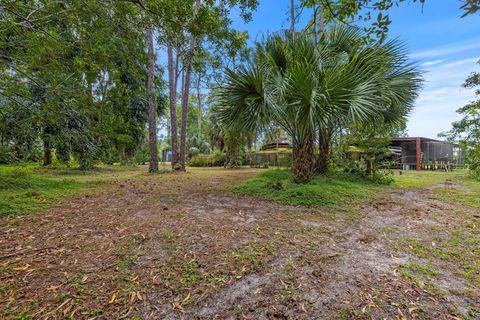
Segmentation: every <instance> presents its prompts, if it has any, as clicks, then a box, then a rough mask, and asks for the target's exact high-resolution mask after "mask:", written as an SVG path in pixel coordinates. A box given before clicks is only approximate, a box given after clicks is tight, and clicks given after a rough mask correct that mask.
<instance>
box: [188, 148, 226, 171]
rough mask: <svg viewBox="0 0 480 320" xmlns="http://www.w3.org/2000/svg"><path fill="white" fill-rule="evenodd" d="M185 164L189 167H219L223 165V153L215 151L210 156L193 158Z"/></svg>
mask: <svg viewBox="0 0 480 320" xmlns="http://www.w3.org/2000/svg"><path fill="white" fill-rule="evenodd" d="M187 164H188V165H189V166H191V167H221V166H223V165H224V164H225V153H223V152H221V151H219V150H217V151H215V152H213V153H212V154H208V155H197V156H193V157H192V158H191V159H190V160H189V161H188V163H187Z"/></svg>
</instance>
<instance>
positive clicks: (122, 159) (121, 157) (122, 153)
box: [118, 146, 127, 165]
mask: <svg viewBox="0 0 480 320" xmlns="http://www.w3.org/2000/svg"><path fill="white" fill-rule="evenodd" d="M118 158H119V160H120V164H122V165H125V164H127V159H126V158H125V146H121V147H120V150H119V153H118Z"/></svg>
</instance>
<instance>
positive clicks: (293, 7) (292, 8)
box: [290, 0, 295, 34]
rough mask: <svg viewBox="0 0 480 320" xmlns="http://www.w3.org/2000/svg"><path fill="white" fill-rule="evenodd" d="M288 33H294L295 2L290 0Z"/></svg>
mask: <svg viewBox="0 0 480 320" xmlns="http://www.w3.org/2000/svg"><path fill="white" fill-rule="evenodd" d="M290 20H291V23H292V24H291V25H290V31H291V32H292V34H293V33H294V32H295V0H290Z"/></svg>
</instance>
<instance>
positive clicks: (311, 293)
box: [0, 168, 480, 320]
mask: <svg viewBox="0 0 480 320" xmlns="http://www.w3.org/2000/svg"><path fill="white" fill-rule="evenodd" d="M112 170H113V171H109V169H107V168H106V169H103V170H100V171H98V172H95V173H93V174H92V175H86V176H83V175H80V174H79V173H72V174H71V175H70V176H69V178H71V179H73V181H72V182H71V183H74V184H75V183H77V184H80V185H81V186H85V185H86V184H88V183H89V182H88V181H92V182H95V181H101V183H97V184H96V187H95V188H94V189H91V191H92V192H87V193H84V194H83V193H81V194H77V195H76V196H72V194H71V193H70V192H67V193H65V194H67V196H66V197H65V196H64V193H63V192H60V193H58V194H56V195H55V196H54V197H52V199H55V200H54V201H53V202H52V204H54V206H53V207H51V208H50V209H41V208H40V207H36V208H37V210H40V211H39V212H37V213H36V214H33V215H17V216H12V215H10V216H4V217H0V279H1V282H0V307H1V313H0V318H1V317H3V318H5V319H39V318H42V319H43V318H49V319H119V318H122V319H136V320H138V319H164V318H167V319H234V318H239V319H242V318H243V319H384V318H388V319H395V318H396V319H432V318H438V319H478V318H480V284H479V276H480V274H479V263H480V261H479V257H480V252H479V247H480V243H479V242H478V240H479V236H478V235H479V234H480V232H479V229H478V226H479V225H480V218H479V210H478V206H477V205H478V202H477V200H476V199H478V197H479V196H480V187H479V184H478V182H473V181H471V180H468V179H467V178H466V177H465V176H464V175H463V174H462V173H461V172H453V173H439V174H438V175H436V174H434V173H425V175H428V176H427V179H426V180H429V182H428V183H427V182H424V181H423V179H424V176H423V174H424V173H421V175H420V176H416V175H415V174H416V173H413V172H409V173H404V174H402V176H396V182H395V184H394V185H392V186H388V187H385V186H378V185H375V184H370V183H366V182H365V181H352V180H350V179H344V177H341V176H336V177H332V178H331V180H329V181H327V180H325V179H323V178H318V179H317V180H316V181H315V183H313V184H310V185H306V186H304V188H306V190H308V191H303V190H302V188H299V189H297V190H296V191H294V190H293V189H295V188H297V187H296V186H294V185H292V184H290V182H289V178H288V173H287V174H285V173H284V172H281V171H261V170H256V169H239V170H224V169H212V168H205V169H191V170H190V171H189V172H188V173H186V174H162V175H148V174H146V173H145V171H146V169H145V168H137V169H129V170H126V171H118V170H116V169H115V170H114V169H112ZM32 174H33V175H34V176H36V175H37V174H38V175H40V178H42V177H43V178H48V179H65V178H67V177H66V176H65V175H67V176H68V174H65V173H61V172H48V173H39V172H32ZM56 175H58V177H57V176H56ZM77 175H78V176H77ZM272 177H273V178H272ZM416 177H417V178H416ZM69 178H67V179H69ZM402 179H403V180H402ZM415 179H419V180H421V182H416V180H415ZM271 180H280V181H282V183H281V186H282V187H283V188H280V189H275V188H270V187H266V185H267V184H268V183H269V181H271ZM18 181H20V180H18ZM16 183H17V182H14V184H16ZM67 185H68V183H67ZM232 185H233V186H234V187H233V191H232ZM77 187H78V186H73V187H72V188H71V190H82V188H83V187H78V189H75V188H77ZM37 188H40V189H41V185H37ZM55 188H56V187H52V190H54V189H55ZM248 190H254V191H255V192H253V191H252V192H251V193H250V194H256V196H255V197H252V196H250V195H248V192H247V191H248ZM267 190H268V191H267ZM270 191H271V192H270ZM276 191H278V192H279V193H277V194H275V192H276ZM1 192H4V191H1ZM9 192H11V195H13V194H15V193H18V194H19V195H24V193H23V192H24V191H23V189H20V188H17V189H16V191H15V190H13V189H12V190H10V191H9ZM240 192H241V193H240ZM258 192H262V193H263V194H258ZM282 193H283V194H284V195H287V196H288V200H289V201H288V202H290V203H293V204H294V206H291V205H287V204H281V203H279V202H282V199H281V194H282ZM269 197H271V198H269ZM275 197H276V198H275ZM307 197H310V198H312V199H310V200H308V201H307V202H299V201H300V200H299V199H305V198H307ZM329 197H331V198H332V199H334V200H332V201H330V200H328V198H329ZM60 198H61V199H62V203H61V204H57V202H58V201H59V199H60ZM261 198H264V200H262V199H261ZM266 199H270V200H274V202H270V201H267V200H266ZM292 199H293V200H292ZM16 201H17V198H15V197H12V198H10V200H9V201H8V203H10V204H15V203H16ZM301 201H304V200H301ZM301 204H303V205H308V207H306V206H300V205H301ZM17 212H19V211H17Z"/></svg>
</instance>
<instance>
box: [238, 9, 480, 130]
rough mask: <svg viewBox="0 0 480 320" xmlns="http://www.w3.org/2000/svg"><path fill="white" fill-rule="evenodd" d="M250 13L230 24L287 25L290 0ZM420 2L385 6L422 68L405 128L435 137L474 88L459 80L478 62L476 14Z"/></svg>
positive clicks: (254, 35) (393, 34)
mask: <svg viewBox="0 0 480 320" xmlns="http://www.w3.org/2000/svg"><path fill="white" fill-rule="evenodd" d="M259 2H260V5H259V7H258V9H257V11H256V12H255V13H254V14H253V19H252V21H250V22H249V23H248V24H244V23H243V22H242V21H241V19H240V18H236V17H237V16H238V15H237V14H235V13H233V15H232V17H233V19H234V22H233V26H234V27H235V28H236V29H238V30H242V31H243V30H247V31H248V33H249V35H250V41H251V42H252V43H253V41H254V40H255V39H258V40H261V38H262V35H264V34H268V33H272V32H276V31H278V30H281V29H287V28H289V27H290V22H289V3H290V0H260V1H259ZM296 2H297V3H298V0H296ZM425 2H426V3H425V5H424V6H423V8H422V6H421V5H420V4H414V3H405V4H402V5H401V6H399V7H395V8H392V9H391V10H390V17H391V20H392V24H391V25H390V33H389V37H390V38H399V39H400V40H402V41H403V42H405V44H406V46H407V48H409V52H410V58H411V59H412V61H415V62H416V63H417V64H418V66H419V67H420V69H421V70H423V71H424V72H425V73H424V79H425V83H424V87H423V89H422V91H421V92H420V94H419V97H418V99H417V101H416V104H415V109H414V111H413V112H412V114H411V115H410V117H409V120H408V127H407V130H408V134H409V135H410V136H413V137H416V136H421V137H428V138H436V137H437V135H438V133H440V132H442V131H447V130H449V129H450V128H451V123H452V122H453V121H456V120H459V119H461V115H459V114H457V113H456V112H455V111H456V110H457V109H458V108H459V107H461V106H463V105H465V104H466V103H467V102H468V101H470V100H473V99H474V97H475V95H474V92H473V90H467V89H464V88H462V86H461V85H462V83H463V82H464V80H465V78H466V77H467V76H468V75H469V74H470V73H471V72H472V71H479V70H480V65H478V64H477V63H476V62H477V61H479V60H480V15H479V14H478V13H477V14H475V15H470V16H467V17H465V18H460V16H461V15H462V11H461V10H460V9H459V7H460V5H461V2H460V1H458V0H426V1H425ZM309 15H311V12H308V11H304V12H303V14H302V15H301V16H300V19H299V21H298V23H297V29H300V28H301V27H303V26H305V24H306V23H307V22H308V19H309Z"/></svg>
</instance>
